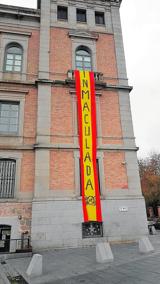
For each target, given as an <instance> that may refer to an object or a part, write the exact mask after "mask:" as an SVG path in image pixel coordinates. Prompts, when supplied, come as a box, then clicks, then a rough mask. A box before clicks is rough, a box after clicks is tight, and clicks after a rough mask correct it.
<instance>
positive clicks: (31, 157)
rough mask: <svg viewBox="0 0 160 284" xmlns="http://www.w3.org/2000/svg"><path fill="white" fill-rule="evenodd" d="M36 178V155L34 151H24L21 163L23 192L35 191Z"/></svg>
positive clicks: (21, 187)
mask: <svg viewBox="0 0 160 284" xmlns="http://www.w3.org/2000/svg"><path fill="white" fill-rule="evenodd" d="M34 178H35V153H34V152H33V151H23V156H22V162H21V183H20V191H21V192H33V191H34Z"/></svg>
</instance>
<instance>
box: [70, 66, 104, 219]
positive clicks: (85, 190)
mask: <svg viewBox="0 0 160 284" xmlns="http://www.w3.org/2000/svg"><path fill="white" fill-rule="evenodd" d="M75 78H76V93H77V102H78V123H79V141H80V165H81V186H82V203H83V214H84V222H90V221H96V222H102V214H101V204H100V193H99V192H100V191H99V182H98V173H97V163H96V150H97V149H96V138H97V137H96V135H97V134H96V133H97V131H96V101H95V82H94V73H93V72H89V71H78V70H76V71H75Z"/></svg>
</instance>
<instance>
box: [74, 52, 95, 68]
mask: <svg viewBox="0 0 160 284" xmlns="http://www.w3.org/2000/svg"><path fill="white" fill-rule="evenodd" d="M91 61H92V60H91V54H90V53H89V52H88V51H87V50H85V49H78V50H77V51H76V69H78V70H89V71H91V70H92V62H91Z"/></svg>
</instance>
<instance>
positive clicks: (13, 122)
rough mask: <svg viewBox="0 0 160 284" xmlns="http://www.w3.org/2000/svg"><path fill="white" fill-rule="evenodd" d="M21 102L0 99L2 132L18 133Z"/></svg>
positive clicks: (0, 131)
mask: <svg viewBox="0 0 160 284" xmlns="http://www.w3.org/2000/svg"><path fill="white" fill-rule="evenodd" d="M18 126H19V102H8V101H0V133H2V134H17V133H18Z"/></svg>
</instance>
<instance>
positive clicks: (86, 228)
mask: <svg viewBox="0 0 160 284" xmlns="http://www.w3.org/2000/svg"><path fill="white" fill-rule="evenodd" d="M102 237H103V223H102V222H94V221H91V222H84V223H82V238H83V239H86V238H102Z"/></svg>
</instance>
